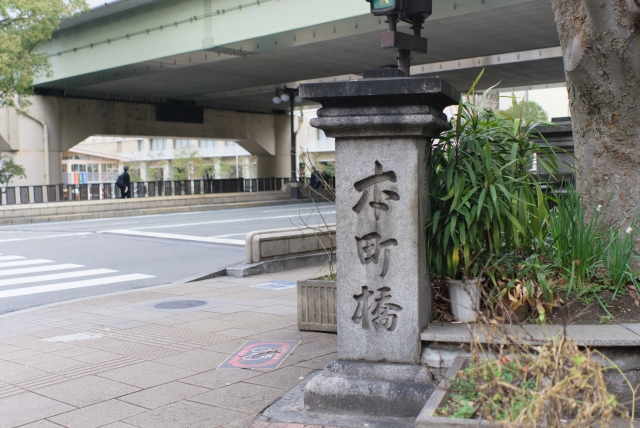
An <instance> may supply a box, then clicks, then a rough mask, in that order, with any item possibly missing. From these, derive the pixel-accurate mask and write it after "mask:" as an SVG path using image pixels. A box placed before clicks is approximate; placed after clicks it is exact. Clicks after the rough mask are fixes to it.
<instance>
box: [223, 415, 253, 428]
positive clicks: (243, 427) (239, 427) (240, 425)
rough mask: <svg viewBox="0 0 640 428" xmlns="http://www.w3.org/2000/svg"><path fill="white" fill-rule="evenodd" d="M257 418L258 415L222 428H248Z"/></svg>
mask: <svg viewBox="0 0 640 428" xmlns="http://www.w3.org/2000/svg"><path fill="white" fill-rule="evenodd" d="M255 418H256V415H249V416H245V417H244V418H241V419H238V420H236V421H233V422H229V423H228V424H225V425H222V427H221V428H247V427H248V426H249V425H250V424H251V422H253V420H254V419H255Z"/></svg>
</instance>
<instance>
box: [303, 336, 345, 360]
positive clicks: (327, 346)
mask: <svg viewBox="0 0 640 428" xmlns="http://www.w3.org/2000/svg"><path fill="white" fill-rule="evenodd" d="M334 352H338V344H337V340H335V339H333V338H330V339H322V340H316V341H315V342H311V343H306V344H304V345H300V346H298V347H297V348H296V350H295V351H293V355H296V356H298V357H307V358H309V359H312V358H317V357H321V356H323V355H327V354H332V353H334Z"/></svg>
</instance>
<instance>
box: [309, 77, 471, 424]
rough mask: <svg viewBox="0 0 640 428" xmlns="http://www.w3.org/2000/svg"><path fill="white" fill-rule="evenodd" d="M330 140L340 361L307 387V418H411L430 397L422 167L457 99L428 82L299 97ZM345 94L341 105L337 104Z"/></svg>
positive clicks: (328, 87)
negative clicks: (316, 105)
mask: <svg viewBox="0 0 640 428" xmlns="http://www.w3.org/2000/svg"><path fill="white" fill-rule="evenodd" d="M300 91H301V96H302V97H303V98H306V99H311V100H314V101H317V102H320V103H321V104H322V105H323V108H322V109H320V110H319V111H318V118H317V119H313V120H312V121H311V125H312V126H315V127H317V128H319V129H322V130H323V131H324V132H325V133H326V134H327V136H328V137H334V138H336V215H337V228H336V230H337V235H336V238H337V259H338V261H339V262H338V265H337V281H338V291H337V300H338V308H337V310H338V313H337V315H338V360H337V361H334V362H333V363H331V364H330V365H329V366H327V368H326V369H325V370H324V371H323V372H322V374H320V375H319V376H317V377H315V378H314V379H313V380H311V381H310V382H309V383H308V384H307V387H306V389H305V405H308V406H309V407H310V408H311V409H315V410H330V411H343V412H344V411H349V412H358V413H366V414H379V415H390V416H403V417H408V416H416V415H417V414H418V413H419V411H420V409H421V408H422V406H423V405H424V403H425V402H426V400H427V398H428V397H429V396H430V395H431V393H432V392H433V388H434V385H433V382H431V378H430V374H429V372H428V371H427V370H426V369H425V368H423V367H422V366H421V365H420V352H421V348H422V347H421V341H420V333H421V332H422V330H423V329H424V328H425V327H426V326H427V324H428V323H429V322H430V321H431V315H432V297H431V284H430V282H429V274H428V272H427V266H426V260H427V257H426V242H425V233H424V230H423V229H424V221H425V218H426V216H427V214H428V213H427V203H426V200H425V195H426V194H427V193H428V188H427V156H428V150H429V147H430V145H431V141H432V138H434V137H436V136H438V135H439V134H440V133H441V132H442V131H444V130H446V129H448V128H449V123H448V122H447V118H446V116H445V115H444V114H443V113H442V110H443V109H444V108H445V107H446V106H448V105H451V104H455V103H457V102H458V100H459V97H460V94H459V93H458V92H457V91H456V90H455V89H454V88H453V87H451V86H450V85H448V84H447V83H446V82H444V81H442V80H440V79H434V78H422V79H419V78H400V79H364V80H356V81H350V82H334V83H317V84H308V85H302V86H301V89H300ZM344 94H349V96H345V95H344Z"/></svg>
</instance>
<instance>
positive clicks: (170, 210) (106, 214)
mask: <svg viewBox="0 0 640 428" xmlns="http://www.w3.org/2000/svg"><path fill="white" fill-rule="evenodd" d="M71 203H72V202H71ZM310 203H312V201H311V200H305V199H303V200H299V199H276V200H271V201H256V202H232V203H223V204H212V205H194V206H190V207H166V208H145V209H138V210H126V211H125V210H122V211H103V212H95V213H83V214H61V215H55V216H41V217H18V218H11V219H3V220H0V226H12V225H17V224H34V223H53V222H63V221H74V220H93V219H101V218H119V217H138V216H145V215H158V214H179V213H188V212H203V211H220V210H228V209H238V208H259V207H271V206H276V205H303V204H310Z"/></svg>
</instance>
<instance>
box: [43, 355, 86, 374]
mask: <svg viewBox="0 0 640 428" xmlns="http://www.w3.org/2000/svg"><path fill="white" fill-rule="evenodd" d="M86 365H87V363H85V362H82V361H77V360H73V359H71V358H63V357H55V359H53V360H49V361H45V362H43V363H39V364H35V365H34V366H33V367H34V368H36V369H38V370H44V371H46V372H50V373H54V372H59V371H61V370H67V369H72V368H75V367H80V366H86Z"/></svg>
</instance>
